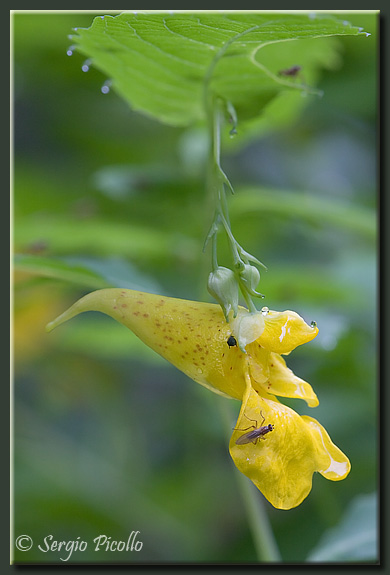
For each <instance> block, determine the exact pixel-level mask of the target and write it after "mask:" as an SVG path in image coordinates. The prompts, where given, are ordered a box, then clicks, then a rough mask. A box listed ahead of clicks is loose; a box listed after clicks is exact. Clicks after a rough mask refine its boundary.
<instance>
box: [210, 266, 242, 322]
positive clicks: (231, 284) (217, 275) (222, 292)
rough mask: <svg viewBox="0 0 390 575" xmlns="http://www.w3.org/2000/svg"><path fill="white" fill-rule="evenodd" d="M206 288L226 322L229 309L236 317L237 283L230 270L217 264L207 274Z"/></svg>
mask: <svg viewBox="0 0 390 575" xmlns="http://www.w3.org/2000/svg"><path fill="white" fill-rule="evenodd" d="M207 289H208V291H209V293H210V294H211V295H212V296H213V297H214V298H215V299H216V300H217V302H218V303H219V305H220V306H221V307H222V310H223V313H224V315H225V318H226V321H227V322H228V321H229V313H230V311H233V316H234V317H236V315H237V311H238V284H237V280H236V277H235V275H234V272H232V270H229V269H228V268H224V267H222V266H218V267H217V269H216V270H215V271H213V272H211V273H210V275H209V279H208V282H207Z"/></svg>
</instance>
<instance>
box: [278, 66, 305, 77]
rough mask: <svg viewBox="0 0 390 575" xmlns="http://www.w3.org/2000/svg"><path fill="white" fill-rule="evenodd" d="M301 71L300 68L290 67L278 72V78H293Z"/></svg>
mask: <svg viewBox="0 0 390 575" xmlns="http://www.w3.org/2000/svg"><path fill="white" fill-rule="evenodd" d="M301 70H302V67H301V66H291V68H287V69H286V70H280V72H279V76H291V77H293V78H295V76H297V75H298V73H299V72H300V71H301Z"/></svg>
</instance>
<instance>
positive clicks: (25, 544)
mask: <svg viewBox="0 0 390 575" xmlns="http://www.w3.org/2000/svg"><path fill="white" fill-rule="evenodd" d="M15 545H16V547H17V548H18V549H19V551H28V550H29V549H31V547H32V546H33V540H32V539H31V537H30V536H29V535H19V537H17V538H16V541H15Z"/></svg>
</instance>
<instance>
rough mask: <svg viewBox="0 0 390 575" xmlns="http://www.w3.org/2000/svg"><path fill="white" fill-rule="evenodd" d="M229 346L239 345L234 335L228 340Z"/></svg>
mask: <svg viewBox="0 0 390 575" xmlns="http://www.w3.org/2000/svg"><path fill="white" fill-rule="evenodd" d="M226 343H227V344H228V346H229V347H237V340H236V338H235V337H234V335H231V336H230V337H229V339H228V340H227V342H226Z"/></svg>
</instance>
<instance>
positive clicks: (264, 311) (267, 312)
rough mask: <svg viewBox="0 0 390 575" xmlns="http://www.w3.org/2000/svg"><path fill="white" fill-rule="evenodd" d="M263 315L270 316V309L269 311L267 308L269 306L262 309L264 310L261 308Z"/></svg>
mask: <svg viewBox="0 0 390 575" xmlns="http://www.w3.org/2000/svg"><path fill="white" fill-rule="evenodd" d="M261 313H262V314H263V315H268V314H269V309H268V307H267V306H264V307H262V308H261Z"/></svg>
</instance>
